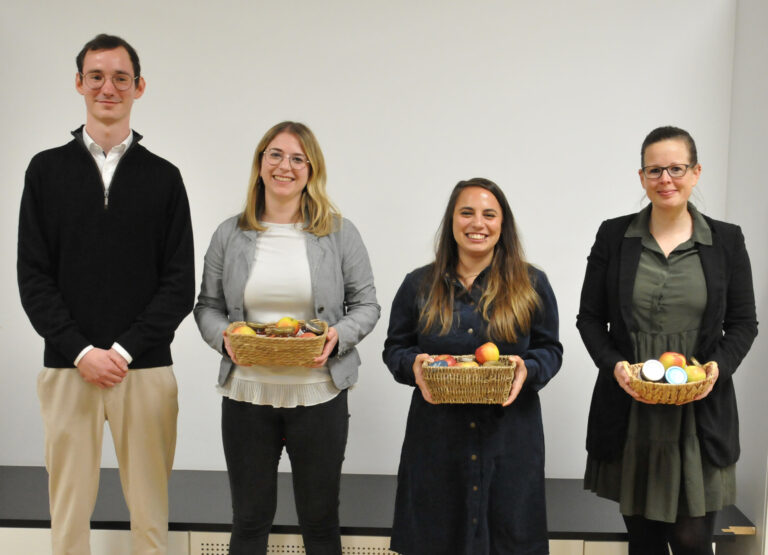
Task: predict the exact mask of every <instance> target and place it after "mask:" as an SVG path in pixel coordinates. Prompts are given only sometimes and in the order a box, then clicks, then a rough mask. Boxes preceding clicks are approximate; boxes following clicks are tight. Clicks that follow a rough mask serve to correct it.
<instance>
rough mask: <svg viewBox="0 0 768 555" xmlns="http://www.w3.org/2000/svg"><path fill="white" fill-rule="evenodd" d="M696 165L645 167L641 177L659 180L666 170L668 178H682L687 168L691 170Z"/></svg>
mask: <svg viewBox="0 0 768 555" xmlns="http://www.w3.org/2000/svg"><path fill="white" fill-rule="evenodd" d="M695 165H696V164H674V165H672V166H663V167H662V166H645V167H644V168H643V175H644V176H645V177H647V178H648V179H659V178H660V177H661V175H662V174H663V173H664V170H667V173H668V174H669V177H683V176H684V175H685V174H686V172H687V171H688V169H689V168H692V167H693V166H695Z"/></svg>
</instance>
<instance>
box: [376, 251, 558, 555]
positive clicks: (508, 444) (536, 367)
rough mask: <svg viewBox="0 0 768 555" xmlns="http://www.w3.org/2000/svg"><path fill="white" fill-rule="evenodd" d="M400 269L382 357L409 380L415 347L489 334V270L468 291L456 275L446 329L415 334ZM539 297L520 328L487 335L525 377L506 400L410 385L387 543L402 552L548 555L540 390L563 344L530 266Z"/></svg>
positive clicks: (462, 347) (547, 295)
mask: <svg viewBox="0 0 768 555" xmlns="http://www.w3.org/2000/svg"><path fill="white" fill-rule="evenodd" d="M428 268H429V267H428V266H425V267H422V268H419V269H417V270H415V271H413V272H411V273H410V274H408V275H407V276H406V278H405V280H404V281H403V284H402V285H401V286H400V289H399V290H398V292H397V295H396V296H395V299H394V301H393V303H392V311H391V314H390V321H389V329H388V332H387V340H386V342H385V345H384V353H383V356H384V362H385V363H386V364H387V366H388V368H389V370H390V371H391V372H392V374H393V375H394V377H395V379H396V380H397V381H398V382H400V383H403V384H407V385H411V386H415V380H414V376H413V362H414V360H415V358H416V355H417V354H419V353H429V354H433V355H437V354H472V353H474V352H475V349H477V347H479V346H480V345H482V344H483V343H486V342H487V341H489V340H490V338H489V337H488V334H487V327H488V325H487V322H485V321H484V319H483V317H482V315H481V313H480V312H479V311H478V310H477V306H478V302H479V300H480V297H481V295H482V292H483V287H484V283H485V280H486V277H487V271H488V269H486V270H485V271H483V272H482V273H481V274H480V275H479V276H478V277H477V278H476V279H475V283H474V284H473V286H472V289H471V291H467V290H466V289H464V287H463V286H462V285H461V283H460V282H458V281H456V284H455V289H454V291H455V298H454V320H453V326H452V327H451V329H450V331H449V332H448V333H447V334H446V335H439V334H438V333H437V332H435V333H423V332H422V331H421V330H420V327H419V325H418V324H419V312H420V310H421V307H422V306H423V298H424V295H423V291H422V280H423V279H424V276H425V275H426V274H427V270H428ZM530 273H531V278H532V282H533V284H534V287H535V289H536V292H537V293H538V295H539V297H540V300H541V307H540V309H539V310H538V311H537V312H536V314H535V316H534V318H533V324H532V328H531V330H530V333H529V334H528V335H520V334H518V341H517V343H504V342H499V341H495V343H496V345H497V346H498V347H499V351H500V353H501V354H505V355H518V356H520V357H521V358H522V359H523V360H524V362H525V365H526V368H527V370H528V377H527V379H526V382H525V384H524V385H523V389H522V391H521V392H520V395H519V396H518V398H517V399H516V400H515V402H514V403H512V405H511V406H509V407H501V405H452V404H443V405H430V404H429V403H427V402H426V401H424V399H423V397H422V395H421V392H420V390H419V389H418V388H415V389H414V391H413V396H412V398H411V407H410V411H409V413H408V423H407V426H406V431H405V440H404V442H403V449H402V453H401V457H400V468H399V471H398V485H397V498H396V502H395V518H394V524H393V530H392V542H391V549H392V550H393V551H396V552H398V553H401V554H404V555H431V554H434V555H451V554H462V555H484V554H494V555H495V554H502V553H504V554H518V553H519V554H542V553H548V552H549V551H548V542H547V524H546V510H545V500H544V432H543V427H542V421H541V406H540V404H539V397H538V391H539V390H540V389H541V388H542V387H544V385H546V383H547V382H548V381H549V380H550V379H551V378H552V377H553V376H554V375H555V374H556V373H557V371H558V370H559V369H560V365H561V362H562V353H563V348H562V345H561V344H560V342H559V339H558V314H557V302H556V300H555V296H554V293H553V292H552V288H551V287H550V285H549V282H548V280H547V278H546V275H545V274H544V273H543V272H541V271H539V270H536V269H534V268H531V269H530Z"/></svg>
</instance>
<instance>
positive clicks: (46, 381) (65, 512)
mask: <svg viewBox="0 0 768 555" xmlns="http://www.w3.org/2000/svg"><path fill="white" fill-rule="evenodd" d="M37 394H38V397H39V398H40V407H41V412H42V415H43V427H44V430H45V465H46V468H47V469H48V477H49V480H48V489H49V495H50V506H51V535H52V541H53V554H54V555H89V554H90V552H91V550H90V545H89V539H90V519H91V515H92V514H93V508H94V505H95V504H96V494H97V493H98V489H99V467H100V464H101V444H102V438H103V435H104V421H105V420H106V421H107V422H109V429H110V431H111V433H112V437H113V439H114V442H115V452H116V453H117V461H118V465H119V467H120V482H121V484H122V487H123V494H124V495H125V501H126V505H128V509H129V511H130V513H131V543H132V553H133V554H134V555H150V554H151V555H157V554H164V553H166V546H167V543H168V477H169V476H170V473H171V467H172V466H173V454H174V450H175V448H176V417H177V415H178V401H177V388H176V378H175V376H174V375H173V368H172V367H170V366H165V367H157V368H146V369H141V370H131V371H129V372H128V375H127V376H126V377H125V379H124V380H123V381H122V383H119V384H117V385H116V386H114V387H112V388H109V389H100V388H99V387H97V386H95V385H93V384H89V383H86V382H85V381H83V379H82V378H81V377H80V373H79V372H78V370H77V369H76V368H44V369H43V370H42V371H41V372H40V375H39V376H38V379H37Z"/></svg>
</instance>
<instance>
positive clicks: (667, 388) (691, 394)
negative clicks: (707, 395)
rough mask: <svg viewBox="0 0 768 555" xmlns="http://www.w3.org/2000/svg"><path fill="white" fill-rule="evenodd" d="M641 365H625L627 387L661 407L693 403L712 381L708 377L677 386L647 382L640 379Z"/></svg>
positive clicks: (712, 379) (711, 378)
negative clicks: (627, 375) (627, 377)
mask: <svg viewBox="0 0 768 555" xmlns="http://www.w3.org/2000/svg"><path fill="white" fill-rule="evenodd" d="M705 366H706V365H705ZM642 367H643V364H642V363H639V364H631V365H627V373H628V374H629V380H630V381H629V385H630V387H631V388H632V389H634V390H635V391H637V392H638V393H639V394H640V396H641V397H643V398H645V399H648V400H649V401H653V402H654V403H659V404H661V405H680V404H682V403H687V402H688V401H693V400H694V399H695V398H696V396H698V395H700V394H701V393H703V392H704V390H705V389H707V387H709V386H710V385H711V384H712V383H713V382H714V381H715V378H714V377H713V376H708V377H706V378H705V379H703V380H701V381H698V382H690V383H683V384H679V385H675V384H669V383H657V382H647V381H645V380H644V379H642V378H641V377H640V369H641V368H642Z"/></svg>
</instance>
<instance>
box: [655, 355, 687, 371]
mask: <svg viewBox="0 0 768 555" xmlns="http://www.w3.org/2000/svg"><path fill="white" fill-rule="evenodd" d="M659 362H661V363H662V364H663V365H664V370H666V369H667V368H669V367H670V366H679V367H680V368H685V367H686V366H687V365H688V364H687V363H686V362H685V356H683V355H681V354H680V353H675V352H674V351H667V352H666V353H664V354H663V355H661V356H660V357H659Z"/></svg>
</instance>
